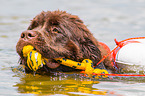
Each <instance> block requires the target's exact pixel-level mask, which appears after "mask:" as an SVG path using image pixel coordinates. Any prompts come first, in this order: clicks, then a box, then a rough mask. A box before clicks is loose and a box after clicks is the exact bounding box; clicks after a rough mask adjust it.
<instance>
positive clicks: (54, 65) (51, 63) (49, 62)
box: [45, 59, 60, 69]
mask: <svg viewBox="0 0 145 96" xmlns="http://www.w3.org/2000/svg"><path fill="white" fill-rule="evenodd" d="M45 63H46V65H47V67H49V68H52V69H55V68H57V67H59V66H60V64H59V63H57V62H56V61H54V60H52V59H48V60H45Z"/></svg>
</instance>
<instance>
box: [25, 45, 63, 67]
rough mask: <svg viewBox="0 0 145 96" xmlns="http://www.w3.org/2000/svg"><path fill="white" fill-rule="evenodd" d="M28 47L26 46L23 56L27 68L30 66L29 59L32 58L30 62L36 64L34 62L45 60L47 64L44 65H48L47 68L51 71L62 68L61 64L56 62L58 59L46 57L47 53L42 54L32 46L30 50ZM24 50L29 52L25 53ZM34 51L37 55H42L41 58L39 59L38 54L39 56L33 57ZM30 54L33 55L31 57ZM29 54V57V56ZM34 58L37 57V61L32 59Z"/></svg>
mask: <svg viewBox="0 0 145 96" xmlns="http://www.w3.org/2000/svg"><path fill="white" fill-rule="evenodd" d="M27 46H31V45H27ZM27 46H24V47H23V49H22V54H23V58H24V62H25V64H26V65H27V66H28V65H29V64H28V58H30V61H31V62H33V63H34V61H37V62H38V60H41V59H43V60H44V61H43V62H44V63H45V64H44V65H46V66H47V67H49V68H51V69H55V68H57V67H59V66H60V63H59V62H57V61H56V60H55V58H58V57H55V58H54V57H53V58H49V57H50V56H46V55H45V53H43V52H41V51H40V50H39V49H37V48H36V47H33V46H31V47H32V48H29V47H27ZM25 47H27V48H25ZM24 49H25V51H27V52H24ZM32 51H35V52H36V53H39V54H41V58H39V57H38V54H37V56H32V55H33V54H32ZM30 53H31V55H30ZM27 54H29V55H27ZM28 56H29V57H28ZM34 57H35V60H34V59H31V58H34ZM59 58H63V57H59ZM33 60H34V61H33ZM41 62H42V60H41ZM32 65H33V64H32ZM29 66H30V65H29ZM31 67H33V66H31Z"/></svg>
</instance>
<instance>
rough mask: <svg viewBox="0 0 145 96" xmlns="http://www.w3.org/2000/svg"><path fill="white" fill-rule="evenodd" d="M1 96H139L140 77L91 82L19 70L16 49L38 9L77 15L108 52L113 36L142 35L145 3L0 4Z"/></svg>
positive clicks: (56, 0)
mask: <svg viewBox="0 0 145 96" xmlns="http://www.w3.org/2000/svg"><path fill="white" fill-rule="evenodd" d="M0 2H1V3H0V61H1V62H0V95H2V96H18V95H19V96H21V95H26V96H33V95H55V96H58V95H61V96H69V95H71V96H72V95H73V96H78V95H89V96H90V95H92V96H96V95H99V96H100V95H101V96H102V95H107V96H108V95H109V96H144V94H145V78H143V77H142V78H139V77H136V78H124V77H115V78H113V79H111V80H99V81H98V80H91V79H88V78H83V77H80V76H79V75H78V74H74V75H70V74H68V73H64V74H57V75H54V76H40V75H36V76H33V75H32V74H25V73H23V72H22V71H18V70H17V69H18V65H19V64H18V60H19V57H18V55H17V53H16V50H15V45H16V43H17V41H18V39H19V36H20V33H21V32H22V31H24V30H26V29H27V27H28V25H29V22H30V20H32V18H33V17H34V16H35V15H37V14H38V13H40V12H41V11H42V10H44V11H47V10H57V9H60V10H65V11H67V12H69V13H72V14H75V15H78V16H79V17H80V18H81V19H82V20H83V21H84V23H85V24H86V25H87V26H88V28H89V29H90V30H91V32H92V33H93V34H94V36H95V37H96V38H97V39H98V40H99V41H102V42H105V43H106V44H107V45H108V46H109V47H110V48H111V49H113V48H114V47H115V43H114V41H113V40H114V38H117V40H119V41H120V40H123V39H127V38H130V37H138V36H145V27H144V25H145V11H144V10H145V1H144V0H71V1H70V0H31V1H30V0H0Z"/></svg>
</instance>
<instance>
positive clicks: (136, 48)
mask: <svg viewBox="0 0 145 96" xmlns="http://www.w3.org/2000/svg"><path fill="white" fill-rule="evenodd" d="M117 43H120V42H117ZM120 46H121V47H120V48H119V50H117V52H116V57H115V59H116V61H115V62H116V63H119V64H126V65H141V66H142V65H143V66H145V39H129V40H124V42H121V45H120Z"/></svg>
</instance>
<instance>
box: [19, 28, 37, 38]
mask: <svg viewBox="0 0 145 96" xmlns="http://www.w3.org/2000/svg"><path fill="white" fill-rule="evenodd" d="M36 36H37V33H36V32H35V31H31V30H27V31H24V32H22V33H21V38H22V39H24V40H27V39H32V38H35V37H36Z"/></svg>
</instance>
